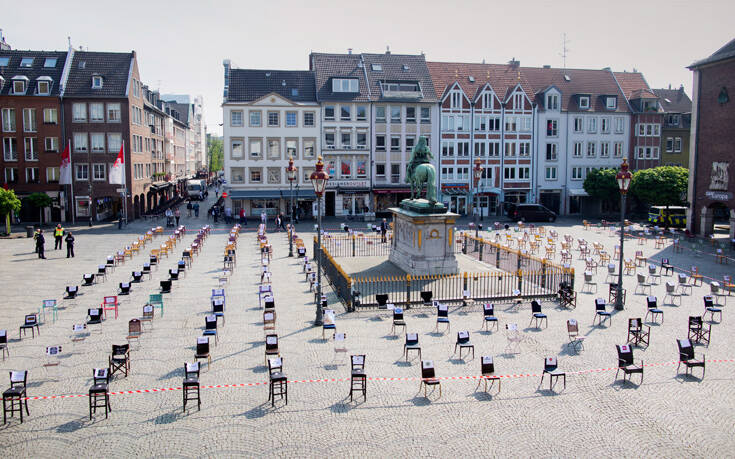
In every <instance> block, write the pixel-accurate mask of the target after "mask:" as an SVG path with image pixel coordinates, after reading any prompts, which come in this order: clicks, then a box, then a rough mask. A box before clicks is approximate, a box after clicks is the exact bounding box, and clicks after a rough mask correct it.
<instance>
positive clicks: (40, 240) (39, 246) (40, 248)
mask: <svg viewBox="0 0 735 459" xmlns="http://www.w3.org/2000/svg"><path fill="white" fill-rule="evenodd" d="M45 243H46V238H44V237H43V230H42V229H39V230H38V236H37V237H36V251H37V252H38V258H43V259H44V260H45V259H46V255H45V254H44V253H43V252H44V250H45V247H44V244H45Z"/></svg>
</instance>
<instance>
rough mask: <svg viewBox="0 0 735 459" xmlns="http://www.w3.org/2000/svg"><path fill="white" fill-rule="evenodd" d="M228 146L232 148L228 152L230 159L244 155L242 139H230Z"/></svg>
mask: <svg viewBox="0 0 735 459" xmlns="http://www.w3.org/2000/svg"><path fill="white" fill-rule="evenodd" d="M230 146H231V148H232V150H231V153H230V156H231V157H232V159H242V157H243V156H244V155H245V151H244V150H245V142H244V141H243V139H232V140H231V141H230Z"/></svg>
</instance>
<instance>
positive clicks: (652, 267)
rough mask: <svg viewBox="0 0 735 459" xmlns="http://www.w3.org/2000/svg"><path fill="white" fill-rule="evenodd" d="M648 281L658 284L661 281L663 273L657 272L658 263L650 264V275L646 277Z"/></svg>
mask: <svg viewBox="0 0 735 459" xmlns="http://www.w3.org/2000/svg"><path fill="white" fill-rule="evenodd" d="M646 281H647V282H649V283H650V284H652V285H658V284H659V282H660V281H661V274H660V273H658V272H656V265H654V264H649V265H648V277H647V278H646Z"/></svg>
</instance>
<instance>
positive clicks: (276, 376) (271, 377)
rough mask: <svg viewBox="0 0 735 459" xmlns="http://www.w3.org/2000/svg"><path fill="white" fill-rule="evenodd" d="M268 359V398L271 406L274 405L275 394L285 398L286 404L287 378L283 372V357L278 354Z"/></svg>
mask: <svg viewBox="0 0 735 459" xmlns="http://www.w3.org/2000/svg"><path fill="white" fill-rule="evenodd" d="M267 361H268V381H269V384H268V400H270V401H271V406H275V405H276V395H278V396H280V397H281V398H284V397H285V399H286V405H288V378H286V374H285V373H284V372H283V358H281V357H280V356H277V357H274V358H270V359H267Z"/></svg>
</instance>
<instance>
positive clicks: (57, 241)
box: [54, 223, 64, 250]
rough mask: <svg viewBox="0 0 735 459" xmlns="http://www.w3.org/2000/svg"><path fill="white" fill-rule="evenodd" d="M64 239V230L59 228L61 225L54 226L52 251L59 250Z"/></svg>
mask: <svg viewBox="0 0 735 459" xmlns="http://www.w3.org/2000/svg"><path fill="white" fill-rule="evenodd" d="M63 237H64V228H62V227H61V223H59V224H58V225H56V228H54V250H61V244H62V239H63Z"/></svg>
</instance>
